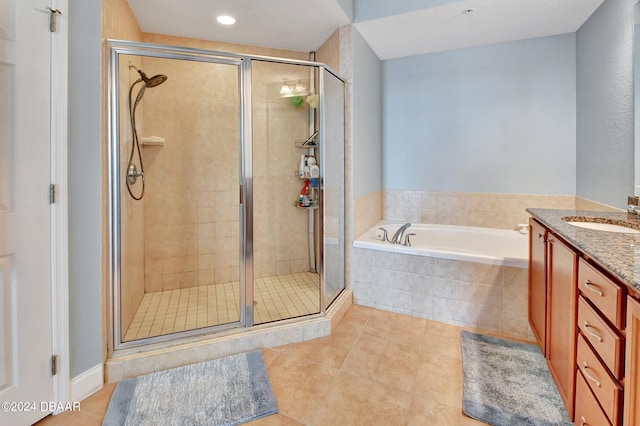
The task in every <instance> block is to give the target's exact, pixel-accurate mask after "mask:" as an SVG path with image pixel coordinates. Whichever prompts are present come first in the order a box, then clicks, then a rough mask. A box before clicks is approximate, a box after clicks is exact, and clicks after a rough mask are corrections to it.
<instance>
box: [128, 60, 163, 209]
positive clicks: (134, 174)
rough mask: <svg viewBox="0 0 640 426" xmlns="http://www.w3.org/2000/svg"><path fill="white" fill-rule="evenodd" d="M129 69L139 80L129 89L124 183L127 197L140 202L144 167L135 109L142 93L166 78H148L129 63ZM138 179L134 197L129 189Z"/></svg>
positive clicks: (156, 76) (155, 76)
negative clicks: (139, 184)
mask: <svg viewBox="0 0 640 426" xmlns="http://www.w3.org/2000/svg"><path fill="white" fill-rule="evenodd" d="M129 68H133V69H135V70H136V71H138V74H140V78H139V79H138V80H136V81H135V82H134V83H133V84H132V85H131V87H130V88H129V118H130V120H131V129H132V133H133V141H132V143H131V153H130V154H129V165H128V166H127V176H126V182H127V191H129V195H131V198H133V199H134V200H141V199H142V197H143V196H144V187H145V185H144V166H143V165H142V153H141V151H140V142H139V141H138V130H137V129H136V109H137V107H138V104H139V103H140V101H141V100H142V97H143V96H144V93H145V91H146V90H147V88H153V87H156V86H159V85H161V84H162V83H164V82H165V81H167V76H166V75H162V74H158V75H154V76H153V77H151V78H149V77H147V75H146V74H145V73H144V71H142V70H141V69H140V68H138V67H136V66H135V65H133V64H132V63H131V62H129ZM142 82H144V85H143V86H142V87H140V90H138V94H137V95H136V100H135V101H134V102H133V103H132V95H133V88H134V87H135V86H136V85H137V84H139V83H142ZM136 150H137V151H138V162H139V163H140V170H138V168H137V167H136V165H135V163H134V162H133V155H134V153H135V151H136ZM139 177H140V178H142V191H141V192H140V195H139V196H136V195H134V194H133V191H132V190H131V187H132V186H133V185H134V184H135V183H136V182H137V180H138V178H139Z"/></svg>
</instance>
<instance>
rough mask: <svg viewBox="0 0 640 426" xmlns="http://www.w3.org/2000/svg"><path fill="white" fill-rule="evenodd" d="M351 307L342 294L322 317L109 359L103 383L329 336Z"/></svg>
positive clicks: (348, 294) (349, 296)
mask: <svg viewBox="0 0 640 426" xmlns="http://www.w3.org/2000/svg"><path fill="white" fill-rule="evenodd" d="M352 303H353V297H352V293H351V292H350V291H349V290H345V291H343V292H342V293H341V294H340V295H339V296H338V297H337V298H336V300H335V301H334V303H333V304H332V305H331V306H330V307H329V308H328V309H327V312H326V315H325V316H323V317H313V318H309V319H304V320H294V321H285V322H283V323H279V324H274V323H272V324H265V325H263V326H255V327H253V328H251V329H248V330H240V331H239V330H238V329H235V330H233V331H231V332H229V333H227V334H225V333H220V334H217V335H215V336H214V337H209V338H206V339H201V338H200V339H198V338H194V340H193V341H190V342H186V343H181V344H175V342H174V343H173V346H171V347H166V348H160V349H151V350H147V351H143V352H140V351H139V349H137V350H136V352H135V353H130V354H125V355H117V356H112V357H110V358H109V359H108V360H107V362H106V363H105V381H106V382H116V381H119V380H123V379H127V378H130V377H136V376H140V375H143V374H148V373H152V372H155V371H161V370H166V369H169V368H174V367H179V366H182V365H188V364H193V363H196V362H202V361H208V360H211V359H215V358H220V357H223V356H227V355H232V354H236V353H240V352H246V351H250V350H253V349H259V348H261V347H276V346H282V345H286V344H291V343H297V342H304V341H307V340H311V339H316V338H319V337H324V336H329V335H330V334H331V332H332V330H335V329H336V327H337V326H338V324H339V323H340V321H341V320H342V318H343V317H344V315H345V313H346V312H347V310H348V309H349V307H350V306H351V305H352Z"/></svg>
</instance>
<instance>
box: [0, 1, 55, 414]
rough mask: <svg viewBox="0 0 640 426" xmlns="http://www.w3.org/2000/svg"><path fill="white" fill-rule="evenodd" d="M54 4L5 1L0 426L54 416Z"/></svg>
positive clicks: (0, 31) (0, 20)
mask: <svg viewBox="0 0 640 426" xmlns="http://www.w3.org/2000/svg"><path fill="white" fill-rule="evenodd" d="M50 6H51V1H50V0H0V402H1V404H0V424H2V425H22V424H26V425H28V424H31V423H33V422H35V421H37V420H39V419H40V418H42V417H44V416H46V415H47V414H49V412H48V408H46V407H44V406H42V404H41V403H43V402H48V401H52V400H53V378H52V375H51V367H50V360H51V348H52V332H51V324H52V321H51V229H50V228H51V223H50V220H51V219H50V217H51V215H50V206H49V199H48V187H49V182H50V152H49V150H50V116H51V115H50V108H51V106H50V105H51V102H50V92H51V90H50V85H51V82H50V74H51V71H50V69H51V68H50V67H51V57H50V55H51V53H50V52H51V33H50V32H49V20H50V11H49V10H48V9H47V7H50Z"/></svg>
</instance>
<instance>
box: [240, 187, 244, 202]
mask: <svg viewBox="0 0 640 426" xmlns="http://www.w3.org/2000/svg"><path fill="white" fill-rule="evenodd" d="M243 195H244V189H243V186H242V184H240V204H243V203H242V196H243Z"/></svg>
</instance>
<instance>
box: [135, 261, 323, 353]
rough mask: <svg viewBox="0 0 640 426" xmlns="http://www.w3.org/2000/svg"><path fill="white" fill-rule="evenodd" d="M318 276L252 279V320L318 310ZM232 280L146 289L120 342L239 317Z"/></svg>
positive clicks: (303, 274) (259, 321) (235, 285)
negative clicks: (150, 290) (162, 289)
mask: <svg viewBox="0 0 640 426" xmlns="http://www.w3.org/2000/svg"><path fill="white" fill-rule="evenodd" d="M318 285H319V280H318V275H317V274H315V273H311V272H301V273H298V274H289V275H277V276H272V277H266V278H258V279H256V280H255V285H254V300H255V302H254V323H255V324H262V323H266V322H271V321H277V320H281V319H285V318H294V317H298V316H302V315H309V314H313V313H316V312H318V311H319V310H320V308H319V305H320V302H319V299H320V298H319V289H318ZM239 306H240V285H239V283H238V281H234V282H229V283H224V284H212V285H208V286H200V287H190V288H183V289H177V290H167V291H158V292H153V293H146V294H145V295H144V296H143V298H142V302H140V306H139V307H138V310H137V311H136V314H135V316H134V317H133V321H131V325H130V326H129V329H128V330H127V332H126V333H125V337H124V341H130V340H135V339H143V338H146V337H153V336H160V335H163V334H169V333H175V332H179V331H185V330H193V329H196V328H202V327H210V326H213V325H220V324H226V323H230V322H236V321H238V320H239V318H240V316H239Z"/></svg>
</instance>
